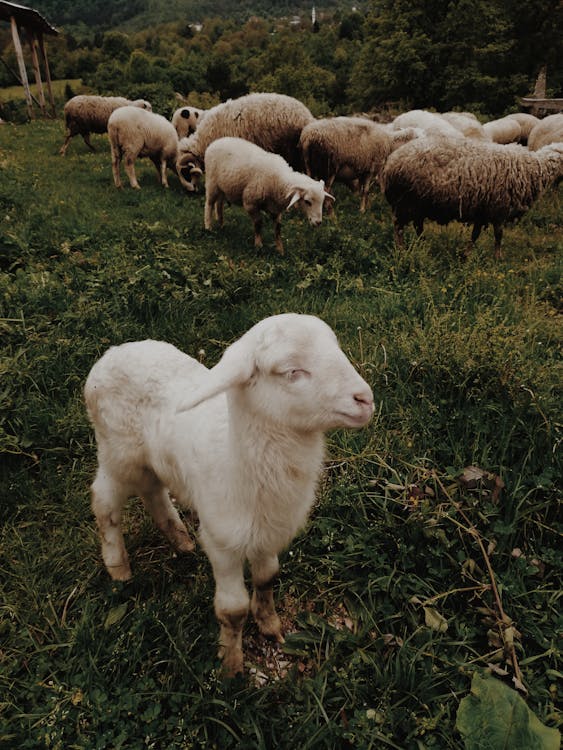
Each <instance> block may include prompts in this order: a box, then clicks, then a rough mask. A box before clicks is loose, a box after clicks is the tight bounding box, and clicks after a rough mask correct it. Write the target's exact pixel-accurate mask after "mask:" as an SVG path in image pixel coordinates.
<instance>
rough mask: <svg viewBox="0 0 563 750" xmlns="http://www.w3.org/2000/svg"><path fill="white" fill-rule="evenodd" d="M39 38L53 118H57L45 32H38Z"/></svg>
mask: <svg viewBox="0 0 563 750" xmlns="http://www.w3.org/2000/svg"><path fill="white" fill-rule="evenodd" d="M37 38H38V40H39V49H40V50H41V54H42V55H43V62H44V63H45V77H46V79H47V91H48V92H49V100H50V102H51V112H52V114H53V117H56V116H57V110H56V109H55V97H54V96H53V87H52V86H51V71H50V70H49V60H48V59H47V48H46V47H45V43H44V41H43V32H42V31H38V32H37Z"/></svg>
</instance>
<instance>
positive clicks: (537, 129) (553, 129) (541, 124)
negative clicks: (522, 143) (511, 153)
mask: <svg viewBox="0 0 563 750" xmlns="http://www.w3.org/2000/svg"><path fill="white" fill-rule="evenodd" d="M550 143H563V114H561V113H559V114H555V115H548V116H547V117H544V118H543V120H538V123H537V124H536V125H535V126H534V127H533V128H532V130H531V132H530V135H529V136H528V148H529V149H530V150H531V151H538V150H539V149H540V148H543V147H544V146H547V145H549V144H550Z"/></svg>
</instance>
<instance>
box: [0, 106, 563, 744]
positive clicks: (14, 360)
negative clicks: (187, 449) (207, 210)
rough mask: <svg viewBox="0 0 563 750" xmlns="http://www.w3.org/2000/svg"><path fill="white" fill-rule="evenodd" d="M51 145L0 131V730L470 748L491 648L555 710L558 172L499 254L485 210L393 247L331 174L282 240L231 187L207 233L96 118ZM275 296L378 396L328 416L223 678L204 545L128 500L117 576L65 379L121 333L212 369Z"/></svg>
mask: <svg viewBox="0 0 563 750" xmlns="http://www.w3.org/2000/svg"><path fill="white" fill-rule="evenodd" d="M62 141H63V127H62V123H61V122H52V121H51V122H44V121H37V122H34V123H31V124H27V125H10V124H3V125H1V126H0V211H1V213H0V217H1V231H0V337H1V341H2V349H1V352H2V354H1V357H2V359H1V364H0V374H1V379H0V450H1V451H2V457H1V463H0V517H1V521H2V530H1V536H0V572H1V575H0V588H1V598H0V747H5V748H18V749H19V750H25V749H26V748H27V749H29V748H34V749H35V748H56V749H57V750H59V749H60V750H71V749H74V748H80V749H81V750H86V749H88V750H90V749H92V750H93V749H94V748H99V749H100V750H101V749H104V750H105V749H107V748H114V749H115V750H117V749H118V748H123V749H124V750H140V749H141V748H162V749H164V748H165V749H166V750H173V749H174V748H178V749H180V748H182V749H189V748H221V750H225V749H226V748H255V749H256V750H258V749H263V750H266V749H268V750H269V749H270V748H274V747H275V748H280V749H282V748H288V749H289V748H291V749H293V748H297V747H298V748H301V750H305V749H306V748H308V749H311V750H317V749H319V748H327V749H329V750H334V749H340V748H362V750H363V749H367V748H373V749H375V750H381V749H382V748H396V749H399V750H411V749H412V750H422V749H424V748H427V749H428V750H429V749H430V748H440V749H442V748H443V749H446V748H447V749H451V750H454V749H455V750H459V748H460V747H461V746H462V744H463V741H462V738H461V736H460V734H459V733H458V731H457V730H456V728H455V723H456V712H457V710H458V706H459V704H460V701H461V699H462V698H464V697H465V696H467V695H468V693H469V690H470V685H471V678H472V676H473V674H474V673H478V674H480V675H483V674H485V673H486V672H488V671H489V672H490V671H491V669H493V670H494V679H496V680H499V681H501V680H504V681H505V682H506V683H507V684H512V678H513V677H515V676H516V677H517V678H518V679H521V681H522V682H523V684H524V685H525V687H526V688H527V690H528V697H527V703H528V705H529V707H530V708H531V709H532V710H533V711H534V713H535V714H536V715H537V716H538V718H539V719H540V720H541V721H542V722H543V723H544V724H546V725H548V726H551V727H554V726H557V725H558V722H560V718H559V715H558V714H557V712H556V708H555V706H556V703H557V691H558V689H559V691H560V690H561V683H560V682H559V687H558V680H559V679H560V677H561V673H560V672H559V671H558V669H560V667H559V665H558V661H557V658H558V647H559V646H560V642H559V643H558V641H557V636H558V628H559V632H560V625H561V619H560V617H561V616H560V596H561V535H560V526H558V503H559V501H560V495H559V493H558V483H560V480H561V463H560V457H561V452H560V442H559V441H560V427H561V360H560V355H561V332H562V331H561V306H560V305H561V259H562V257H563V253H562V250H563V189H562V188H561V187H559V189H558V190H553V191H550V192H549V193H548V194H546V195H545V196H544V197H543V198H542V199H541V201H539V202H538V204H537V205H536V206H535V207H534V208H533V209H532V210H531V211H530V212H529V213H528V214H527V215H526V216H525V217H524V218H523V219H522V220H521V222H520V223H519V224H517V225H515V226H513V227H509V228H507V230H506V232H505V239H504V251H505V259H504V260H501V261H497V260H495V258H494V252H493V238H492V232H491V231H490V230H488V231H485V232H483V234H482V236H481V238H480V240H479V242H478V244H477V248H476V249H475V251H474V253H473V254H472V255H471V256H470V257H469V259H467V260H463V258H462V255H463V249H464V247H465V244H466V241H467V238H468V229H467V228H463V227H460V226H457V225H452V226H450V227H447V228H440V227H437V226H435V225H432V224H429V226H428V229H427V232H426V233H425V235H424V236H423V237H422V238H420V239H415V237H414V234H409V235H408V236H409V242H408V243H407V246H406V247H405V248H404V249H402V250H400V249H397V248H395V247H394V243H393V233H392V226H391V218H390V212H389V209H388V206H387V205H386V203H385V201H384V200H383V199H382V197H381V196H380V195H378V194H374V195H373V197H372V200H371V205H370V208H369V210H368V212H367V214H366V215H364V216H362V215H360V214H359V212H358V210H357V205H358V201H357V197H356V196H353V195H351V194H350V193H348V192H347V191H346V190H345V189H344V188H340V187H337V189H336V195H337V203H336V217H335V219H334V220H329V221H325V222H324V223H323V225H322V226H321V227H319V228H317V229H314V228H312V227H309V226H308V225H306V224H305V222H304V220H303V219H302V218H301V217H300V216H299V215H298V214H295V213H290V214H288V215H287V216H286V217H285V218H284V221H283V225H282V236H283V238H284V241H285V244H286V255H285V257H280V256H279V255H278V254H277V253H276V252H275V250H274V247H273V237H272V230H271V226H270V225H269V224H268V223H267V222H266V223H265V233H264V235H265V248H264V249H263V250H262V251H256V250H255V249H254V247H253V246H252V230H251V223H250V220H249V219H248V217H247V216H246V215H244V214H243V212H242V210H241V209H239V208H237V207H230V208H228V207H227V208H226V211H225V218H226V222H225V229H224V230H223V231H219V230H215V231H213V232H211V233H208V232H206V231H205V230H204V229H203V196H202V194H200V195H198V196H189V195H187V194H185V193H183V192H182V190H181V188H180V186H179V183H178V181H177V180H176V178H175V177H174V176H171V178H170V182H171V187H170V189H169V190H168V191H164V190H163V189H161V188H160V187H159V186H158V184H157V182H156V171H155V170H154V168H153V166H152V164H150V162H140V163H139V164H138V167H137V172H138V175H139V178H140V182H141V185H142V189H141V190H140V191H133V190H131V189H130V188H128V187H127V188H125V189H123V190H122V191H117V190H115V188H114V187H113V183H112V178H111V165H110V156H109V146H108V143H107V139H106V138H105V137H103V136H95V137H93V143H94V144H95V145H96V147H97V149H98V151H97V153H96V154H91V153H89V152H88V151H87V149H86V147H85V146H84V144H83V143H82V141H81V139H79V138H75V139H74V141H73V142H72V143H71V145H70V147H69V150H68V152H67V156H66V158H64V159H63V158H61V157H60V156H59V154H58V150H59V148H60V146H61V144H62ZM283 311H295V312H306V313H314V314H316V315H319V316H320V317H322V318H324V319H325V320H326V321H327V322H328V323H329V324H330V325H331V326H332V327H333V328H334V329H335V331H336V332H337V335H338V336H339V339H340V341H341V344H342V347H343V349H344V350H345V352H346V353H347V354H348V355H349V356H350V358H351V359H352V360H353V361H354V362H355V363H356V365H357V367H358V368H359V370H360V372H361V373H362V374H363V376H364V377H365V378H366V379H367V380H368V381H369V382H370V384H371V385H372V387H373V390H374V394H375V400H376V416H375V418H374V419H373V422H372V423H371V425H370V426H369V427H368V428H367V429H364V430H362V431H359V432H351V431H336V432H334V433H332V434H331V435H329V438H328V460H327V467H326V472H325V474H324V477H323V481H322V485H321V488H320V492H319V497H318V503H317V505H316V507H315V509H314V513H313V515H312V518H311V521H310V524H309V527H308V528H307V529H306V530H305V531H304V532H303V533H302V534H301V535H300V536H299V537H298V538H297V539H296V540H295V541H294V543H293V544H292V545H291V547H290V548H289V550H288V551H287V552H285V553H284V555H283V556H282V560H281V562H282V569H281V576H280V583H279V590H278V593H277V600H278V605H279V610H280V613H281V616H282V618H283V620H284V622H285V623H286V625H287V630H288V635H287V643H286V645H285V647H283V648H281V649H277V648H273V647H272V646H270V645H268V644H265V643H264V642H262V640H261V639H260V638H259V637H258V635H257V634H256V631H255V628H254V626H253V624H252V623H250V622H249V624H248V626H247V629H246V631H245V646H246V656H247V661H248V665H247V666H248V670H247V675H246V676H245V678H237V679H236V680H234V681H231V682H228V683H223V682H221V680H220V677H219V674H218V662H217V660H216V657H215V653H216V636H217V626H216V623H215V619H214V614H213V604H212V601H213V586H212V576H211V572H210V567H209V565H208V562H207V560H206V558H205V556H204V554H203V553H202V551H201V549H198V550H197V552H196V554H194V555H192V556H189V557H175V556H174V555H173V554H172V553H171V551H170V549H169V548H168V547H167V545H166V544H165V543H164V542H163V540H162V538H161V537H160V536H159V534H158V532H157V531H156V530H155V529H154V528H153V527H152V525H151V523H150V522H149V521H148V520H147V519H146V518H145V517H144V516H143V514H142V513H141V512H140V509H139V507H138V504H136V503H134V502H132V503H131V504H130V506H129V508H128V512H127V519H126V527H127V544H128V548H129V551H130V555H131V559H132V564H133V568H134V580H133V581H132V582H131V583H129V584H127V585H115V584H112V583H111V582H110V581H109V580H108V577H107V574H106V572H105V570H104V569H103V566H102V562H101V558H100V551H99V545H98V541H97V536H96V530H95V525H94V521H93V518H92V515H91V512H90V509H89V483H90V481H91V479H92V476H93V472H94V469H95V446H94V443H93V436H92V431H91V429H90V427H89V425H88V422H87V419H86V415H85V411H84V407H83V402H82V393H81V391H82V386H83V383H84V379H85V377H86V375H87V373H88V371H89V369H90V367H91V366H92V364H93V363H94V361H95V360H96V359H97V358H98V357H99V356H100V355H101V354H102V353H103V351H104V350H105V349H106V348H107V347H108V346H110V345H111V344H117V343H120V342H123V341H126V340H132V339H142V338H146V337H152V338H159V339H165V340H167V341H170V342H172V343H174V344H175V345H177V346H179V347H180V348H181V349H183V350H185V351H187V352H189V353H193V354H196V353H198V352H201V353H200V355H199V356H200V357H201V358H202V359H203V361H204V362H205V363H206V364H208V365H209V366H211V365H213V364H214V363H215V362H216V361H217V359H218V358H219V356H220V353H221V352H222V350H223V349H224V347H225V346H226V345H227V344H228V343H230V342H231V341H232V340H234V338H236V337H237V336H239V335H240V334H241V333H243V332H244V331H245V330H246V329H247V328H249V327H250V326H251V325H252V324H253V323H254V322H256V321H257V320H259V319H261V318H262V317H265V316H266V315H271V314H274V313H278V312H283ZM468 466H476V467H480V468H481V469H482V470H483V471H484V472H486V474H485V475H484V476H483V477H482V478H480V479H479V478H478V479H475V478H472V479H471V481H466V482H463V481H460V480H459V475H460V474H461V472H462V471H463V470H464V468H465V467H468ZM559 487H560V484H559ZM559 520H560V517H559ZM495 591H496V596H495ZM499 603H500V605H501V607H500V609H499ZM503 615H504V618H505V619H503ZM490 665H493V666H492V667H491V666H490ZM503 671H504V672H505V674H504V675H503V674H502V672H503ZM513 747H514V746H513Z"/></svg>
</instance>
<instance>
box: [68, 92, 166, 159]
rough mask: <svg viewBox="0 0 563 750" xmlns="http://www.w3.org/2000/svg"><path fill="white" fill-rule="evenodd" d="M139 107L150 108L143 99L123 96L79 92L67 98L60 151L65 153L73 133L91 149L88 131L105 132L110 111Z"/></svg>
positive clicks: (92, 148)
mask: <svg viewBox="0 0 563 750" xmlns="http://www.w3.org/2000/svg"><path fill="white" fill-rule="evenodd" d="M127 106H130V107H140V108H141V109H146V110H149V111H150V110H151V109H152V107H151V105H150V103H149V102H147V101H145V100H144V99H135V100H134V101H130V100H129V99H125V98H124V97H123V96H95V95H89V94H79V95H78V96H73V97H72V99H69V100H68V102H67V103H66V104H65V106H64V118H65V124H66V128H67V133H66V138H65V142H64V143H63V145H62V146H61V150H60V153H61V155H62V156H64V155H65V154H66V150H67V148H68V144H69V143H70V139H71V138H74V136H75V135H81V136H82V138H83V139H84V143H85V144H86V145H87V146H88V148H89V149H90V150H91V151H95V148H94V147H93V146H92V144H91V143H90V133H105V132H107V129H108V120H109V117H110V115H111V113H112V112H114V111H115V110H116V109H118V108H119V107H127Z"/></svg>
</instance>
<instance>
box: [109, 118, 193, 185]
mask: <svg viewBox="0 0 563 750" xmlns="http://www.w3.org/2000/svg"><path fill="white" fill-rule="evenodd" d="M108 135H109V140H110V144H111V166H112V171H113V180H114V183H115V186H116V187H118V188H121V187H122V182H121V174H120V165H121V160H122V159H124V161H125V172H126V173H127V176H128V178H129V182H130V184H131V187H132V188H136V189H140V185H139V182H138V180H137V176H136V174H135V160H136V159H137V158H138V157H143V156H147V157H149V159H150V160H151V161H152V162H153V164H154V166H155V167H156V171H157V172H158V179H159V181H160V184H161V185H163V187H166V188H167V187H168V178H167V175H166V170H167V168H170V169H173V170H174V171H176V160H177V156H178V134H177V133H176V129H175V127H174V126H173V125H172V123H171V122H170V121H169V120H167V119H166V117H163V116H162V115H157V114H156V113H155V112H149V111H147V110H144V109H139V108H138V107H119V109H116V110H115V111H114V112H113V113H112V114H111V115H110V118H109V121H108ZM197 171H198V170H197V169H196V168H195V165H194V168H193V169H192V180H191V181H190V182H187V181H186V180H184V179H183V177H181V176H180V175H179V177H180V182H181V183H182V184H183V185H184V187H185V188H186V189H187V190H194V183H195V180H196V172H197ZM199 173H200V174H201V170H199Z"/></svg>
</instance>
